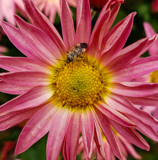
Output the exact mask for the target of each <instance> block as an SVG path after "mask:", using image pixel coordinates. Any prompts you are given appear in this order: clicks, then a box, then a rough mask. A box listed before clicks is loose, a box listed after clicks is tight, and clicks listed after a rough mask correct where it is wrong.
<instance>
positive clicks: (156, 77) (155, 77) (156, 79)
mask: <svg viewBox="0 0 158 160" xmlns="http://www.w3.org/2000/svg"><path fill="white" fill-rule="evenodd" d="M150 82H151V83H158V70H157V71H154V72H152V73H151V74H150Z"/></svg>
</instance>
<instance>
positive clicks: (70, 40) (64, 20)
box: [61, 0, 75, 50]
mask: <svg viewBox="0 0 158 160" xmlns="http://www.w3.org/2000/svg"><path fill="white" fill-rule="evenodd" d="M61 25H62V33H63V39H64V42H65V45H66V48H67V50H70V49H71V48H72V47H73V46H75V41H74V38H75V29H74V24H73V19H72V13H71V10H70V8H69V5H68V3H67V1H66V0H62V1H61Z"/></svg>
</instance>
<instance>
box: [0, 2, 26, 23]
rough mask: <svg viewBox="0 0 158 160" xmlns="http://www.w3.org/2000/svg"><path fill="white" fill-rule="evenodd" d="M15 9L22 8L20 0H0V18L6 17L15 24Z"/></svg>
mask: <svg viewBox="0 0 158 160" xmlns="http://www.w3.org/2000/svg"><path fill="white" fill-rule="evenodd" d="M17 9H19V10H21V11H23V10H24V8H23V3H22V0H0V20H3V19H6V20H7V21H8V22H9V23H11V24H15V20H14V15H15V13H16V10H17Z"/></svg>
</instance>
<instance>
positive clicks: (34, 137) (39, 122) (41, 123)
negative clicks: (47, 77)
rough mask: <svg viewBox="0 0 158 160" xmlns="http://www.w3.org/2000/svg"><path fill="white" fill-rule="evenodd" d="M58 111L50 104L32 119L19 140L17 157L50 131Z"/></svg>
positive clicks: (16, 151)
mask: <svg viewBox="0 0 158 160" xmlns="http://www.w3.org/2000/svg"><path fill="white" fill-rule="evenodd" d="M56 111H57V108H56V107H54V106H53V105H52V104H51V103H49V104H46V105H44V106H43V107H42V108H41V109H39V111H38V112H36V113H35V114H34V115H33V116H32V117H31V119H30V120H29V121H28V122H27V124H26V125H25V127H24V128H23V130H22V132H21V134H20V136H19V138H18V142H17V145H16V149H15V155H18V154H20V153H22V152H24V151H25V150H27V149H28V148H29V147H31V146H32V145H33V144H34V143H36V142H37V141H38V140H39V139H40V138H42V137H43V136H44V135H45V134H46V133H47V132H48V131H49V130H50V127H51V124H52V123H51V122H52V119H53V116H54V114H55V112H56Z"/></svg>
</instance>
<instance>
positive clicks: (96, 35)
mask: <svg viewBox="0 0 158 160" xmlns="http://www.w3.org/2000/svg"><path fill="white" fill-rule="evenodd" d="M110 13H111V12H110V10H107V11H106V12H105V13H104V14H103V13H102V14H101V16H99V18H98V20H97V22H96V24H95V26H94V29H93V32H92V35H91V38H90V42H89V48H88V52H87V54H92V55H93V56H94V57H95V56H96V57H97V56H98V55H97V54H99V49H100V46H99V45H100V43H101V41H102V38H103V34H104V32H105V28H106V26H107V24H108V20H109V17H110Z"/></svg>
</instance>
